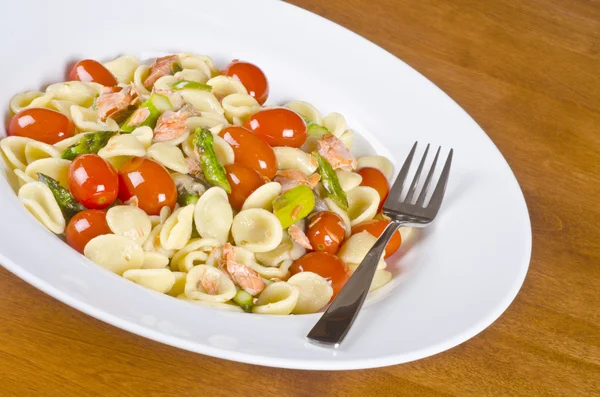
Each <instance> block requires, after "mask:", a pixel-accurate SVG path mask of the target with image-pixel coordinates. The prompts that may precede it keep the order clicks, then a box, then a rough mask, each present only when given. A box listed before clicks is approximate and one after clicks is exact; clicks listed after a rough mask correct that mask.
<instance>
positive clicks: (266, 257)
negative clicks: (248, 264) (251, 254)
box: [255, 238, 293, 267]
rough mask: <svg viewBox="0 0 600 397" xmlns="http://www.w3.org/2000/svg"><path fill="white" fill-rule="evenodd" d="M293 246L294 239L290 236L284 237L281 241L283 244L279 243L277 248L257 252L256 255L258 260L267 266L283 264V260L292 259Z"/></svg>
mask: <svg viewBox="0 0 600 397" xmlns="http://www.w3.org/2000/svg"><path fill="white" fill-rule="evenodd" d="M292 248H293V245H292V241H291V240H290V239H289V238H288V239H285V238H284V239H283V241H281V244H279V245H278V246H277V247H276V248H275V249H272V250H271V251H267V252H257V253H256V254H255V257H256V260H258V261H259V262H260V263H262V264H263V265H265V266H267V267H277V266H279V265H280V264H281V262H283V261H285V260H290V259H292V258H291V251H292Z"/></svg>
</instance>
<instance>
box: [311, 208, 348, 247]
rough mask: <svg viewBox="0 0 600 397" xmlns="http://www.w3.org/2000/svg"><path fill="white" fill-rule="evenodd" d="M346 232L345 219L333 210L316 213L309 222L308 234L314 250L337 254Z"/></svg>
mask: <svg viewBox="0 0 600 397" xmlns="http://www.w3.org/2000/svg"><path fill="white" fill-rule="evenodd" d="M345 234H346V227H345V225H344V221H343V220H342V218H340V216H339V215H338V214H336V213H335V212H332V211H322V212H319V213H317V214H315V215H314V216H313V217H312V218H310V221H309V223H308V231H307V232H306V236H307V237H308V241H310V245H312V247H313V250H315V251H323V252H327V253H330V254H335V253H336V252H337V251H338V249H339V248H340V245H341V244H342V241H344V237H345Z"/></svg>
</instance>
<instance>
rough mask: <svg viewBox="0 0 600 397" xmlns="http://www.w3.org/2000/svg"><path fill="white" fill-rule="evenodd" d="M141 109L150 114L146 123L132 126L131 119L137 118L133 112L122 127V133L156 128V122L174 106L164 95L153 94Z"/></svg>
mask: <svg viewBox="0 0 600 397" xmlns="http://www.w3.org/2000/svg"><path fill="white" fill-rule="evenodd" d="M139 109H148V111H149V112H150V114H149V115H148V117H146V119H145V120H144V121H142V122H141V123H139V124H135V125H130V122H131V119H132V118H133V117H134V116H135V114H136V112H137V111H136V112H133V114H132V115H131V116H129V118H128V119H127V120H126V121H125V123H124V124H123V125H122V126H121V131H122V132H131V131H133V130H135V129H136V128H137V127H142V126H149V127H150V128H154V127H155V126H156V121H157V120H158V118H159V117H160V115H161V114H162V113H163V112H164V111H165V110H172V109H173V105H172V104H171V100H170V99H169V98H168V97H166V96H165V95H162V94H152V95H150V98H148V100H147V101H145V102H143V103H142V104H141V105H140V107H139V108H138V110H139Z"/></svg>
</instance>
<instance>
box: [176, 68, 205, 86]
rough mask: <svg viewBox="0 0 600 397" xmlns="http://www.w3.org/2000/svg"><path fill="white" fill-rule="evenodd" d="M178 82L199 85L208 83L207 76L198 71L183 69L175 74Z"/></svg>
mask: <svg viewBox="0 0 600 397" xmlns="http://www.w3.org/2000/svg"><path fill="white" fill-rule="evenodd" d="M175 78H176V79H177V80H188V81H195V82H197V83H205V82H206V74H204V72H202V71H200V70H198V69H183V70H181V71H179V72H177V73H175Z"/></svg>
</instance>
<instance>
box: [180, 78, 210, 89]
mask: <svg viewBox="0 0 600 397" xmlns="http://www.w3.org/2000/svg"><path fill="white" fill-rule="evenodd" d="M171 88H172V89H174V90H185V89H190V90H203V91H212V86H210V85H208V84H204V83H198V82H197V81H190V80H179V81H176V82H174V83H173V84H171Z"/></svg>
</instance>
